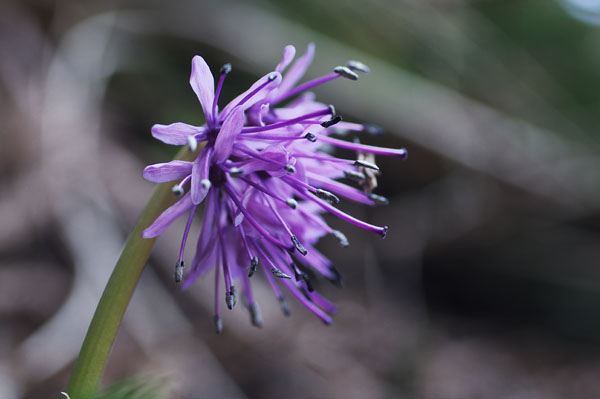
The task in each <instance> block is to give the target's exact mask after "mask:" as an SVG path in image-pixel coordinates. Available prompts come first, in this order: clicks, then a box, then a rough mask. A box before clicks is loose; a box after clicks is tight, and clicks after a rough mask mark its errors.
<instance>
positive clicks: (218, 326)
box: [213, 266, 223, 334]
mask: <svg viewBox="0 0 600 399" xmlns="http://www.w3.org/2000/svg"><path fill="white" fill-rule="evenodd" d="M220 274H221V268H220V267H218V266H217V267H215V315H214V316H213V320H214V323H215V330H216V331H217V334H221V332H222V331H223V321H222V320H221V317H220V316H219V314H220V313H221V301H220V300H219V285H220V284H219V275H220Z"/></svg>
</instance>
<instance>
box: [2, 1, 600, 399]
mask: <svg viewBox="0 0 600 399" xmlns="http://www.w3.org/2000/svg"><path fill="white" fill-rule="evenodd" d="M599 24H600V1H598V0H564V1H550V0H518V1H516V0H514V1H507V0H495V1H491V0H490V1H461V0H436V1H433V0H431V1H423V0H404V1H384V0H374V1H369V2H365V1H361V0H339V1H327V2H323V1H318V0H308V1H304V2H277V1H274V0H273V1H269V0H254V1H241V0H240V1H217V0H212V1H189V2H176V1H174V2H167V1H164V2H158V1H86V2H79V1H74V0H61V1H48V0H37V1H35V0H26V1H17V0H4V1H3V2H2V4H1V5H0V121H2V123H1V125H0V137H1V138H2V141H1V143H2V144H1V145H0V398H6V399H11V398H42V397H43V398H58V397H59V392H60V391H61V390H64V388H65V387H66V383H67V381H68V377H69V374H70V370H71V367H72V364H73V360H74V358H75V356H76V355H77V352H78V350H79V347H80V345H81V342H82V339H83V336H84V334H85V331H86V328H87V326H88V323H89V321H90V319H91V316H92V313H93V310H94V309H95V305H96V303H97V301H98V298H99V295H100V293H101V291H102V289H103V287H104V285H105V283H106V281H107V279H108V276H109V274H110V272H111V269H112V266H113V264H114V262H115V260H116V258H117V256H118V254H119V251H120V248H121V246H122V243H123V241H124V238H125V237H126V235H127V232H128V230H129V229H130V228H131V226H132V225H133V223H134V221H135V219H136V217H137V215H138V213H139V212H140V210H141V208H142V206H143V205H144V203H145V201H146V200H147V198H148V197H149V195H150V193H151V191H152V188H153V185H152V184H151V183H148V182H146V181H144V180H143V179H142V178H141V171H142V169H143V167H144V165H145V164H148V163H155V162H165V161H167V160H169V159H170V158H171V157H172V155H173V154H174V151H175V149H174V148H171V147H169V146H165V145H163V144H161V143H158V142H155V141H154V140H153V139H152V138H151V136H150V127H151V126H152V124H154V123H171V122H175V121H183V122H187V123H192V124H201V123H203V120H202V112H201V108H200V106H199V104H198V103H197V100H196V98H195V95H194V93H193V92H192V90H191V89H190V87H189V85H188V83H187V81H188V78H189V73H190V62H191V58H192V56H193V55H195V54H201V55H202V56H204V57H205V58H206V59H207V61H208V63H209V65H211V67H212V68H213V70H216V69H217V68H219V66H220V65H222V64H223V63H225V62H231V63H232V64H233V67H234V72H233V73H232V74H231V75H230V77H229V78H228V80H227V83H226V85H225V88H224V90H225V91H224V94H223V96H224V97H225V100H227V99H231V98H232V97H233V96H234V95H235V94H236V93H238V92H240V90H244V89H245V88H246V87H247V86H248V85H249V84H250V83H251V82H253V80H254V79H255V78H256V77H258V76H259V75H262V74H264V73H266V72H267V71H269V70H272V68H273V67H274V66H275V65H276V63H277V62H279V60H280V57H281V51H282V49H283V46H284V45H286V44H294V45H295V46H296V47H297V49H298V51H299V52H302V51H303V50H304V48H305V46H306V45H307V44H308V43H309V42H314V43H315V44H316V46H317V53H316V58H315V62H314V63H313V65H312V67H311V68H310V70H309V72H308V76H307V78H310V77H316V76H319V75H321V74H324V73H328V72H329V71H330V70H331V68H332V67H334V66H336V65H339V64H343V63H345V62H346V61H347V60H349V59H359V60H361V61H363V62H365V63H366V64H368V65H369V66H370V67H371V69H372V73H371V75H368V76H363V77H361V79H360V80H359V81H358V82H356V83H353V82H348V81H335V82H332V83H330V84H328V85H326V86H325V87H322V88H319V89H318V90H317V94H318V96H319V98H320V100H321V101H323V102H326V103H329V102H330V103H333V104H335V105H336V107H337V109H338V112H339V113H341V114H342V115H344V116H345V118H346V119H347V120H355V121H362V122H372V123H377V124H379V125H381V126H383V127H384V128H385V130H386V131H387V134H386V135H385V136H384V137H366V138H364V139H363V141H364V142H367V143H370V144H376V145H385V146H391V147H400V146H404V147H406V148H407V149H408V151H409V159H408V160H407V161H406V162H400V161H398V160H395V159H383V158H380V159H378V164H379V165H380V166H381V167H382V169H383V172H384V173H383V175H382V176H381V179H380V188H379V189H378V193H379V194H382V195H385V196H387V197H389V198H390V200H391V204H390V205H389V206H387V207H380V208H376V209H366V208H365V207H362V206H355V205H353V204H350V203H345V204H343V209H344V210H347V211H350V212H352V213H353V214H355V215H357V216H359V217H362V218H364V219H366V220H369V221H371V222H373V223H378V224H388V225H389V226H390V231H389V233H388V237H387V238H386V239H385V240H381V239H379V238H378V237H376V236H372V235H370V234H368V233H365V232H362V231H359V230H358V229H356V228H354V227H352V226H350V225H344V224H343V223H340V222H339V221H338V220H335V219H333V218H330V219H329V220H330V222H331V224H332V225H333V226H335V227H336V228H339V229H342V230H343V231H344V232H345V233H346V234H347V235H348V237H349V239H350V242H351V243H352V244H353V245H351V246H350V247H349V248H347V249H345V250H340V249H339V248H338V246H337V244H336V243H335V242H334V240H331V239H330V238H325V239H324V240H323V241H322V242H321V244H320V247H321V249H322V250H323V251H324V252H325V253H326V254H327V255H328V256H329V257H330V258H331V259H332V260H333V261H334V263H335V264H336V265H337V267H338V268H339V269H340V270H341V271H342V272H343V273H344V277H345V287H344V288H343V289H338V288H336V287H334V286H332V285H330V284H328V283H327V282H326V281H317V282H316V284H317V286H318V289H319V290H320V291H321V293H323V294H324V295H325V296H327V297H329V298H331V299H332V300H333V301H335V303H336V304H338V305H339V312H338V314H337V315H336V316H335V320H334V324H333V325H332V326H331V327H325V326H324V325H322V324H321V323H320V322H319V321H318V320H317V319H316V318H314V317H313V316H312V315H310V314H309V312H308V311H306V310H305V309H303V308H302V307H300V306H298V304H297V303H292V313H293V315H292V317H291V318H286V317H284V316H283V315H282V314H281V311H280V309H279V307H278V304H277V301H276V300H275V298H274V297H273V296H272V294H271V293H270V292H269V289H268V287H267V284H266V282H265V280H264V279H262V277H259V278H257V279H255V280H254V281H253V283H254V288H255V290H256V291H257V296H258V299H259V301H260V304H261V309H262V313H263V317H264V321H265V325H264V327H263V328H262V329H260V330H259V329H256V328H254V327H252V326H251V325H250V323H249V317H248V314H247V312H246V311H245V309H243V307H241V306H238V307H236V309H234V311H232V312H227V313H226V314H225V316H224V322H225V331H224V333H223V334H222V335H221V336H216V335H215V334H214V330H213V325H212V322H211V313H212V312H211V307H212V287H211V286H212V284H211V283H210V282H209V281H200V282H199V283H198V284H196V285H195V286H194V287H192V288H191V289H189V290H188V291H185V292H181V291H180V290H179V289H178V287H177V286H176V285H175V284H174V283H173V281H172V268H173V264H174V261H175V259H176V256H177V250H178V245H179V240H180V238H181V231H182V226H181V225H180V224H179V225H176V226H173V227H171V228H169V229H168V230H167V232H166V233H165V234H163V236H162V237H161V238H160V239H159V240H158V243H157V245H156V247H155V250H154V252H153V255H152V258H151V260H150V263H149V265H148V267H147V269H146V270H145V272H144V275H143V278H142V280H141V282H140V284H139V286H138V289H137V291H136V293H135V296H134V299H133V302H132V304H131V306H130V308H129V310H128V312H127V314H126V316H125V320H124V324H123V326H122V329H121V331H120V333H119V336H118V337H117V342H116V344H115V347H114V349H113V352H112V355H111V358H110V362H109V366H108V369H107V371H106V375H105V379H104V381H105V385H110V384H112V383H114V382H115V381H119V380H121V379H123V378H124V377H128V376H141V378H142V379H145V380H148V381H154V382H155V383H156V382H157V381H159V382H160V385H161V388H163V390H164V396H163V397H169V398H204V397H206V398H281V397H285V398H289V399H292V398H346V399H350V398H367V397H368V398H432V399H438V398H440V399H446V398H447V399H451V398H457V399H463V398H483V397H485V398H566V397H569V398H590V397H598V396H599V395H600V385H599V384H598V381H599V380H600V316H599V315H600V262H599V259H600V212H599V211H600V206H599V204H600V140H599V135H598V128H599V127H600V75H599V73H598V71H599V70H600V51H599V49H600V28H599ZM180 222H181V223H183V221H180ZM195 229H196V231H197V229H198V226H195ZM189 247H190V248H192V247H193V246H189ZM186 256H187V258H186V259H189V258H190V257H191V256H192V254H191V253H187V255H186ZM208 280H210V279H208ZM147 397H150V396H147ZM73 399H76V398H73Z"/></svg>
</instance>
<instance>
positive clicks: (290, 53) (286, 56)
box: [275, 45, 296, 72]
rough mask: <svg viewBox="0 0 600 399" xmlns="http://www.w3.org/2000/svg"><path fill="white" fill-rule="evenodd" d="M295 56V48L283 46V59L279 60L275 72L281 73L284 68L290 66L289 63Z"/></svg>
mask: <svg viewBox="0 0 600 399" xmlns="http://www.w3.org/2000/svg"><path fill="white" fill-rule="evenodd" d="M295 55H296V48H295V47H294V46H292V45H287V46H285V48H284V49H283V58H282V59H281V62H280V63H279V64H278V65H277V66H276V67H275V71H276V72H282V71H283V70H284V69H285V68H287V66H288V65H290V62H292V60H293V59H294V56H295Z"/></svg>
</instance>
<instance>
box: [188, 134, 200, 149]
mask: <svg viewBox="0 0 600 399" xmlns="http://www.w3.org/2000/svg"><path fill="white" fill-rule="evenodd" d="M187 143H188V149H189V150H190V152H196V150H197V149H198V140H196V138H195V137H194V136H187Z"/></svg>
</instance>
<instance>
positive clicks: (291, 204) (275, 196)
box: [241, 177, 298, 209]
mask: <svg viewBox="0 0 600 399" xmlns="http://www.w3.org/2000/svg"><path fill="white" fill-rule="evenodd" d="M241 180H243V181H245V182H246V183H248V184H249V185H251V186H252V187H254V188H255V189H257V190H259V191H262V192H263V193H265V194H267V195H268V196H270V197H271V198H274V199H276V200H277V201H281V202H283V203H285V204H286V205H287V206H289V207H290V208H292V209H296V206H297V205H298V203H297V202H296V200H294V199H293V198H288V199H285V200H284V199H283V198H281V197H278V196H277V195H276V194H274V193H273V192H271V191H269V190H268V189H266V188H265V187H263V186H262V185H260V184H256V183H255V182H253V181H252V180H250V179H249V178H247V177H242V178H241ZM290 201H293V202H290ZM294 203H295V204H296V205H295V206H294Z"/></svg>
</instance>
